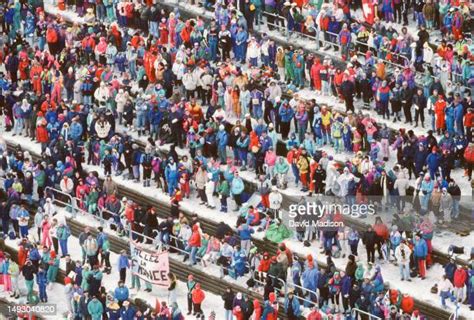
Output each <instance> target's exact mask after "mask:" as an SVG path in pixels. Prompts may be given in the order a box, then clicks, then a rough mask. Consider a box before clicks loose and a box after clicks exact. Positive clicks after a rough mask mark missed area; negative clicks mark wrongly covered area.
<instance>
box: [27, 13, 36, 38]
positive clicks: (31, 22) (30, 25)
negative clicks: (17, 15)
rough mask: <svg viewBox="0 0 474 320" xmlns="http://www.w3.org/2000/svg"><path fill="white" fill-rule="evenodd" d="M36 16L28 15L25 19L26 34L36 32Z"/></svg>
mask: <svg viewBox="0 0 474 320" xmlns="http://www.w3.org/2000/svg"><path fill="white" fill-rule="evenodd" d="M35 27H36V25H35V17H34V16H33V15H27V16H26V21H25V34H32V33H34V32H35Z"/></svg>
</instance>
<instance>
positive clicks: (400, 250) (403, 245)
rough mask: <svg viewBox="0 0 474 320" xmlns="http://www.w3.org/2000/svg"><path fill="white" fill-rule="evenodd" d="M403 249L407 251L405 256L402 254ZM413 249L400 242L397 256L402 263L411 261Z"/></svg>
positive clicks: (396, 252) (396, 250) (396, 251)
mask: <svg viewBox="0 0 474 320" xmlns="http://www.w3.org/2000/svg"><path fill="white" fill-rule="evenodd" d="M402 250H404V251H405V258H404V257H403V256H402ZM410 255H411V249H410V247H408V246H407V245H406V244H403V243H400V245H399V246H398V247H397V249H395V258H397V261H398V262H399V263H401V264H407V263H410Z"/></svg>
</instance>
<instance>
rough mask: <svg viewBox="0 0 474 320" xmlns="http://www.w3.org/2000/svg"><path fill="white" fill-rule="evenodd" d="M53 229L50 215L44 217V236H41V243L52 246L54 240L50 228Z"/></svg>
mask: <svg viewBox="0 0 474 320" xmlns="http://www.w3.org/2000/svg"><path fill="white" fill-rule="evenodd" d="M50 229H51V222H50V221H49V217H48V216H45V217H44V219H43V225H42V232H43V236H42V237H41V245H43V246H47V247H48V248H50V247H51V245H52V244H53V241H52V240H51V236H50V234H49V230H50Z"/></svg>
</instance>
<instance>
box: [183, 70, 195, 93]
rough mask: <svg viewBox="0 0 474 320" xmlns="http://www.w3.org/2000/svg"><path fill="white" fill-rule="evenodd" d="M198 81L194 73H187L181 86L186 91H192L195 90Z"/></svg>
mask: <svg viewBox="0 0 474 320" xmlns="http://www.w3.org/2000/svg"><path fill="white" fill-rule="evenodd" d="M197 83H198V79H197V78H196V74H195V73H194V72H187V73H185V74H184V76H183V85H184V88H185V89H186V90H189V91H193V90H196V87H197Z"/></svg>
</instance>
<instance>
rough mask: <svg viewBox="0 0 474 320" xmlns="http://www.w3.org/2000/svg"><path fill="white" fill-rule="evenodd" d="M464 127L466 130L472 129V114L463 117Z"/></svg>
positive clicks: (473, 125) (473, 124)
mask: <svg viewBox="0 0 474 320" xmlns="http://www.w3.org/2000/svg"><path fill="white" fill-rule="evenodd" d="M464 125H465V126H466V127H468V128H472V127H474V112H468V113H466V115H465V116H464Z"/></svg>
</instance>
